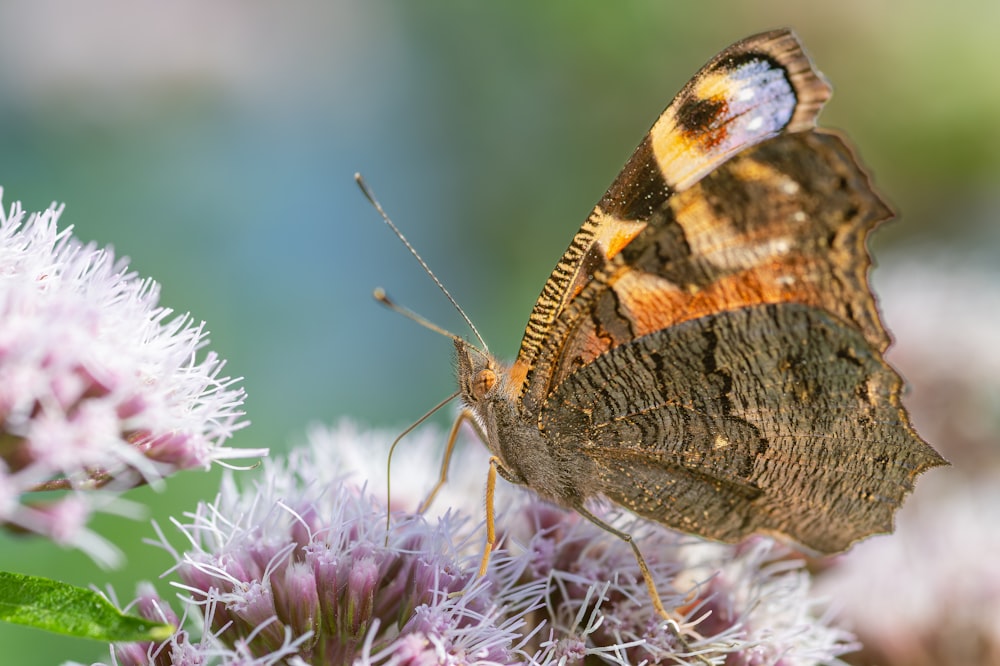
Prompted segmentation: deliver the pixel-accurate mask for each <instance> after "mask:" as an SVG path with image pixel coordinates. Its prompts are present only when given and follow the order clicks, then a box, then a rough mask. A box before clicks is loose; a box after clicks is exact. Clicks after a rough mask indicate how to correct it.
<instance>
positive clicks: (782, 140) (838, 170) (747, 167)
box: [455, 31, 944, 583]
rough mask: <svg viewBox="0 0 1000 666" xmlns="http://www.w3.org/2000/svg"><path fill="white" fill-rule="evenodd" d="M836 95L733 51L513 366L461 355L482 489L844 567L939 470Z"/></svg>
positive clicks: (590, 222)
mask: <svg viewBox="0 0 1000 666" xmlns="http://www.w3.org/2000/svg"><path fill="white" fill-rule="evenodd" d="M829 94H830V89H829V86H828V85H827V84H826V82H825V81H824V80H823V79H822V77H821V75H819V74H818V72H816V71H815V70H814V69H813V67H812V65H811V63H810V62H809V60H808V58H807V57H806V56H805V55H804V53H803V52H802V50H801V47H800V45H799V43H798V41H797V39H796V38H795V37H794V35H792V34H791V33H790V32H789V31H774V32H771V33H764V34H762V35H757V36H754V37H750V38H748V39H746V40H743V41H742V42H739V43H737V44H735V45H733V46H732V47H730V48H729V49H726V50H725V51H723V52H722V53H721V54H719V55H718V56H717V57H716V58H715V59H713V60H712V61H711V62H709V64H708V65H706V66H705V67H704V68H703V69H702V70H701V71H700V72H699V73H698V74H697V75H696V76H695V77H694V78H693V79H692V81H691V82H690V83H688V84H687V85H686V86H685V87H684V88H683V89H682V90H681V92H680V93H679V94H678V96H677V97H676V98H675V99H674V101H673V102H672V103H671V105H670V106H669V107H668V108H667V110H666V111H664V113H663V114H662V115H661V117H660V118H659V119H658V120H657V122H656V123H655V124H654V126H653V128H652V129H651V130H650V132H649V134H647V136H646V137H645V139H644V140H643V142H642V143H641V144H640V145H639V147H638V148H637V149H636V151H635V153H633V155H632V157H631V159H630V160H629V161H628V163H627V164H626V165H625V168H624V169H623V170H622V173H621V174H620V175H619V177H618V178H617V179H616V181H615V182H614V183H613V184H612V186H611V187H610V188H609V189H608V191H607V193H606V194H605V196H604V197H603V198H602V199H601V200H600V202H599V203H598V204H597V206H596V207H595V208H594V210H593V212H592V213H591V215H590V216H589V218H588V219H587V221H586V222H585V223H584V225H583V227H582V228H581V229H580V231H579V232H578V233H577V235H576V236H575V237H574V239H573V242H572V243H571V244H570V247H569V249H567V251H566V253H565V254H564V255H563V257H562V258H561V260H560V261H559V263H558V264H557V266H556V269H555V270H554V271H553V273H552V275H551V277H550V278H549V280H548V281H547V282H546V284H545V286H544V287H543V289H542V293H541V295H540V296H539V299H538V301H537V302H536V304H535V307H534V309H533V310H532V313H531V316H530V318H529V322H528V326H527V328H526V330H525V335H524V338H523V340H522V343H521V348H520V351H519V354H518V357H517V359H516V360H515V362H514V363H513V364H512V365H510V366H505V365H503V364H502V363H501V362H499V361H498V360H497V359H495V358H494V357H492V356H491V355H489V354H488V353H487V352H484V351H480V350H478V349H476V348H474V347H472V346H471V345H469V344H468V343H466V342H464V341H462V340H456V343H455V344H456V353H457V361H458V362H457V365H458V383H459V392H460V394H461V397H462V399H463V401H464V403H465V405H466V406H467V408H468V409H469V410H470V411H471V413H472V415H473V416H474V419H475V421H476V423H477V424H478V426H479V430H480V432H481V434H482V435H483V437H484V439H485V441H486V444H487V446H488V448H489V449H490V450H491V452H492V453H493V455H494V462H495V465H496V470H497V473H499V474H500V475H501V476H502V477H503V478H505V479H506V480H508V481H510V482H512V483H517V484H521V485H524V486H527V487H528V488H531V489H532V490H534V491H535V492H536V493H537V494H538V495H540V496H541V497H543V498H545V499H547V500H550V501H552V502H555V503H557V504H560V505H562V506H565V507H567V508H571V509H576V510H578V511H581V512H582V513H583V514H584V515H585V516H587V517H589V518H591V519H593V516H592V515H591V514H589V513H588V512H587V511H586V509H585V508H584V507H585V504H586V502H587V500H589V499H591V498H595V497H604V498H607V499H610V500H612V501H613V502H615V503H617V504H619V505H621V506H623V507H625V508H627V509H629V510H631V511H633V512H635V513H636V514H638V515H640V516H643V517H646V518H649V519H651V520H653V521H656V522H659V523H661V524H664V525H667V526H669V527H672V528H675V529H679V530H681V531H684V532H689V533H693V534H697V535H700V536H704V537H707V538H711V539H716V540H720V541H725V542H735V541H738V540H740V539H742V538H744V537H746V536H748V535H750V534H752V533H755V532H764V533H769V534H774V535H777V536H780V537H785V538H789V539H791V540H793V541H796V542H798V543H801V544H803V545H804V546H806V547H808V548H810V549H812V550H816V551H820V552H835V551H839V550H843V549H845V548H847V547H848V546H849V545H850V544H851V543H853V542H854V541H856V540H858V539H861V538H864V537H865V536H868V535H870V534H873V533H877V532H886V531H890V530H891V528H892V517H893V514H894V512H895V510H896V508H897V507H898V506H899V504H900V503H901V502H902V499H903V497H904V496H905V495H906V493H908V492H909V491H910V490H911V489H912V485H913V481H914V479H915V477H916V476H917V475H918V474H919V473H920V472H922V471H924V470H925V469H927V468H929V467H933V466H935V465H940V464H943V463H944V461H943V460H942V459H941V458H940V456H938V455H937V453H936V452H934V450H933V449H931V448H930V447H929V446H928V445H927V444H926V443H924V442H923V441H922V440H921V439H920V438H919V436H917V435H916V433H915V432H914V431H913V429H912V428H911V427H910V425H909V421H908V417H907V415H906V413H905V411H904V410H903V409H902V407H901V406H900V404H899V395H900V392H901V388H902V381H901V379H900V378H899V376H898V375H897V374H896V373H895V371H894V370H892V368H890V367H889V366H888V365H887V364H886V363H885V361H884V360H883V358H882V353H883V352H884V351H885V349H886V347H887V346H888V344H889V337H888V334H887V333H886V332H885V330H884V328H883V327H882V324H881V322H880V320H879V315H878V310H877V307H876V304H875V300H874V297H873V296H872V293H871V290H870V288H869V286H868V281H867V273H868V269H869V266H870V263H871V260H870V257H869V255H868V252H867V248H866V241H867V236H868V234H869V232H870V231H871V230H872V229H873V228H874V227H875V226H876V224H878V223H879V222H880V221H882V220H885V219H887V218H889V217H891V211H890V209H889V208H888V207H887V206H886V205H885V204H884V203H883V202H882V200H881V199H880V198H879V197H878V195H877V194H876V193H875V192H874V191H873V190H872V189H871V186H870V183H869V179H868V176H867V174H866V173H865V172H864V171H863V169H862V168H861V167H860V166H859V165H858V163H857V160H856V158H855V157H854V155H853V152H852V151H851V149H850V148H849V147H848V145H847V144H846V143H845V142H844V140H843V139H841V138H840V137H839V136H837V135H836V134H832V133H827V132H822V131H819V130H817V129H816V128H815V121H816V116H817V114H818V113H819V110H820V108H821V107H822V104H823V103H824V102H825V101H826V99H827V98H828V97H829ZM637 555H638V553H637ZM647 583H649V580H648V579H647Z"/></svg>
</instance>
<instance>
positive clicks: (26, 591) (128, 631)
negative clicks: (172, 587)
mask: <svg viewBox="0 0 1000 666" xmlns="http://www.w3.org/2000/svg"><path fill="white" fill-rule="evenodd" d="M0 620H3V621H5V622H12V623H14V624H24V625H27V626H29V627H36V628H38V629H45V630H46V631H52V632H55V633H57V634H66V635H67V636H76V637H79V638H90V639H93V640H95V641H107V642H112V643H117V642H130V641H162V640H164V639H166V638H168V637H169V636H170V635H171V634H172V633H173V632H174V627H172V626H171V625H169V624H159V623H157V622H153V621H151V620H146V619H144V618H141V617H135V616H133V615H125V614H124V613H122V612H121V611H119V610H118V609H117V608H115V607H114V605H112V604H111V602H110V601H108V600H107V599H105V598H104V597H103V596H101V595H100V594H98V593H97V592H94V591H93V590H88V589H85V588H82V587H76V586H75V585H69V584H67V583H60V582H59V581H56V580H51V579H49V578H41V577H39V576H26V575H24V574H18V573H12V572H9V571H0Z"/></svg>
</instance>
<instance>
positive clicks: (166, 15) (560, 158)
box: [0, 0, 1000, 664]
mask: <svg viewBox="0 0 1000 666" xmlns="http://www.w3.org/2000/svg"><path fill="white" fill-rule="evenodd" d="M0 26H2V27H3V36H2V37H0V186H2V187H3V188H4V202H5V206H8V207H9V205H10V203H11V202H12V201H14V200H21V201H22V202H24V204H25V207H26V208H27V209H29V210H32V209H34V210H38V209H42V208H44V207H46V206H47V205H48V204H49V203H50V202H51V201H53V200H57V201H61V202H65V203H66V204H67V207H66V211H65V213H64V215H63V218H62V222H63V224H73V225H75V228H76V234H77V236H78V237H80V238H81V239H83V240H86V241H90V240H93V241H97V242H99V243H101V244H108V243H110V244H113V245H114V247H115V248H116V250H117V252H118V253H120V254H124V255H128V256H129V257H131V258H132V267H133V268H134V269H135V270H137V271H138V272H139V273H140V274H141V275H144V276H150V277H152V278H154V279H156V280H157V281H159V282H160V283H161V284H162V287H163V290H162V302H163V303H164V304H166V305H168V306H170V307H173V308H175V309H176V310H178V311H182V312H183V311H190V312H191V313H192V314H193V315H194V317H195V318H196V319H204V320H206V321H207V322H208V327H209V329H210V330H211V331H212V345H211V348H212V349H214V350H216V351H218V352H219V354H220V355H221V356H222V357H223V358H227V359H228V362H229V364H228V366H227V369H228V372H229V373H230V374H233V375H241V376H244V377H246V380H245V382H244V384H245V386H246V389H247V391H248V393H249V399H248V400H247V409H248V411H249V415H250V418H251V420H252V421H253V425H252V426H251V427H250V428H249V429H247V430H245V431H243V432H241V433H239V435H238V436H237V438H236V440H235V442H234V444H235V445H236V446H241V445H242V446H247V447H257V446H270V447H272V449H278V450H280V449H282V448H284V447H285V446H287V443H288V442H289V441H293V440H295V439H296V438H301V436H302V433H303V431H304V429H305V426H306V424H308V423H309V422H311V421H317V420H318V421H324V422H334V421H335V420H337V419H338V418H340V417H342V416H345V415H346V416H350V417H353V418H355V419H357V420H359V421H361V422H363V423H377V424H386V425H393V426H402V425H405V424H408V423H409V422H411V421H412V420H413V419H414V418H416V417H417V416H419V415H420V414H421V413H423V411H424V410H425V409H427V408H428V407H430V406H431V405H433V404H434V403H435V402H437V401H438V400H439V399H440V398H442V397H444V396H446V395H448V394H449V393H450V392H451V391H452V390H453V377H452V366H451V344H450V343H449V342H448V341H447V340H446V339H443V338H440V337H438V336H435V335H434V334H432V333H429V332H427V331H424V330H422V329H419V328H418V327H416V326H414V325H413V324H411V323H410V322H407V321H406V320H404V319H402V318H400V317H398V316H396V315H394V314H391V313H388V312H386V311H385V310H383V309H382V308H380V307H379V306H377V305H376V304H375V303H374V302H373V301H372V299H371V295H370V294H371V290H372V288H373V287H375V286H384V287H385V288H386V289H387V290H388V291H389V293H390V294H392V295H393V296H394V297H395V298H396V299H397V300H398V301H400V302H401V303H403V304H405V305H407V306H408V307H411V308H413V309H415V310H417V311H418V312H421V313H422V314H424V315H426V316H428V317H429V318H430V319H432V320H433V321H435V322H438V323H440V324H441V325H443V326H445V327H448V328H451V329H452V330H454V331H456V332H458V333H462V334H464V333H465V332H466V331H465V329H464V328H463V326H462V324H461V321H460V320H459V318H458V317H457V316H456V314H455V313H454V312H453V311H452V310H451V309H450V306H449V305H448V304H447V303H446V301H445V300H444V298H443V297H442V296H441V295H440V294H439V293H438V292H437V290H436V289H435V287H434V286H433V285H432V284H431V282H430V281H429V280H428V279H427V278H426V277H425V276H424V275H423V274H422V273H421V271H420V269H419V267H418V266H417V265H416V264H415V262H413V261H412V259H411V258H410V257H409V256H408V255H407V253H406V251H405V250H404V249H403V248H402V247H401V246H400V244H399V243H398V242H396V241H395V240H394V239H393V238H392V236H391V235H390V234H389V233H388V231H387V230H386V229H385V228H384V227H383V225H382V223H381V222H380V221H379V219H378V217H377V215H376V213H375V212H374V211H373V210H372V209H371V207H370V206H369V205H368V203H367V202H366V201H365V200H364V198H363V197H362V196H361V194H360V193H359V192H358V191H357V189H356V187H355V185H354V182H353V180H352V175H353V173H354V172H355V171H360V172H362V173H364V174H365V176H366V177H367V179H368V181H369V183H370V184H371V185H372V186H373V187H374V189H375V190H376V192H377V194H378V195H379V197H380V198H381V200H382V203H383V204H384V205H385V207H386V209H387V210H388V212H389V213H390V215H392V216H393V218H394V219H395V221H396V222H397V224H398V225H399V226H400V227H401V228H402V229H403V231H404V233H405V234H406V235H407V236H408V237H409V238H410V240H411V241H412V242H413V243H414V245H415V246H416V247H417V248H418V249H419V250H420V251H421V252H422V253H423V255H424V258H425V259H426V260H427V262H428V263H429V264H430V265H431V266H432V267H433V268H434V269H435V270H436V272H437V273H438V275H439V276H440V278H441V279H442V280H443V282H444V283H445V284H446V285H448V286H449V288H450V289H451V290H452V292H453V293H454V295H455V297H456V298H457V299H458V301H459V302H460V303H461V304H462V305H463V307H464V308H465V309H466V311H467V312H468V314H469V316H470V317H471V318H472V319H473V320H474V321H475V322H476V324H477V326H478V327H479V329H480V330H481V331H482V333H483V335H484V336H485V337H486V339H487V340H488V341H489V342H490V346H491V349H492V350H493V351H495V352H498V353H499V354H500V355H502V356H506V357H509V356H512V355H513V354H514V353H515V351H516V347H517V343H518V341H519V339H520V335H521V332H522V330H523V325H524V323H525V321H526V318H527V314H528V312H529V310H530V308H531V304H532V303H533V301H534V299H535V297H536V296H537V295H538V292H539V290H540V288H541V285H542V282H543V280H544V279H545V278H546V277H547V275H548V274H549V271H550V270H551V268H552V266H553V265H554V263H555V260H556V259H557V258H558V257H559V255H560V254H561V253H562V251H563V250H564V249H565V247H566V245H567V244H568V242H569V240H570V238H571V236H572V234H573V233H574V231H575V230H576V228H577V226H578V225H579V223H580V222H582V220H583V219H584V217H585V215H586V214H587V213H588V212H589V210H590V208H591V207H592V206H593V204H594V203H595V202H596V200H597V199H598V198H599V197H600V196H601V194H603V192H604V190H605V188H606V187H607V186H608V185H609V184H610V182H611V180H612V178H613V177H614V176H615V174H616V173H617V171H618V169H619V167H620V166H621V165H622V163H623V162H624V160H625V159H626V158H627V157H628V155H629V154H630V153H631V151H632V149H633V148H634V147H635V145H636V144H637V143H638V141H639V139H640V138H641V137H642V135H643V133H644V132H645V131H646V129H647V128H648V127H649V125H650V124H651V123H652V122H653V120H654V119H655V118H656V116H657V115H658V113H659V112H660V111H661V109H662V108H663V107H664V106H665V105H666V104H667V102H668V101H669V100H670V98H671V97H672V95H673V94H674V92H676V91H677V89H679V88H680V86H681V85H683V83H684V82H685V81H686V80H687V79H688V77H689V76H691V75H692V74H693V73H694V72H695V71H696V70H697V69H698V68H699V67H700V66H701V65H702V64H703V63H704V62H705V61H706V60H707V59H709V58H710V57H711V56H712V55H714V54H715V53H716V52H717V51H719V50H720V49H722V48H723V47H725V46H727V45H728V44H729V43H731V42H733V41H735V40H737V39H739V38H742V37H744V36H746V35H749V34H751V33H754V32H759V31H761V30H765V29H770V28H774V27H779V26H792V27H794V28H795V30H796V31H797V32H798V34H799V35H800V37H801V38H802V39H803V41H804V42H805V44H806V46H807V48H808V50H809V52H810V54H811V55H812V56H813V58H814V60H815V61H816V63H817V65H818V67H819V68H820V69H821V70H822V71H823V72H824V73H825V74H826V75H827V77H828V78H829V79H830V80H831V82H832V83H833V85H834V88H835V91H836V92H835V95H834V98H833V100H832V102H831V103H830V104H829V106H828V107H827V111H826V112H825V113H824V114H823V116H822V118H821V122H822V124H824V125H826V126H831V127H837V128H842V129H845V130H846V131H848V132H849V134H850V136H851V137H852V139H853V141H854V143H855V144H856V145H857V146H858V148H859V151H860V153H861V155H862V157H863V160H864V162H865V163H866V164H867V165H868V166H869V167H870V168H871V170H872V171H873V172H874V174H875V179H876V182H877V184H878V186H879V188H880V189H881V190H882V191H883V192H884V193H885V194H886V196H887V198H888V199H889V200H891V201H892V202H893V203H894V205H895V206H896V207H897V208H898V209H899V210H900V211H901V217H902V218H903V221H902V222H898V223H896V224H893V225H890V226H889V227H887V228H886V229H885V230H883V231H882V232H881V233H879V234H878V235H877V237H876V239H875V242H874V245H873V246H874V249H875V252H876V254H877V256H878V258H879V260H880V262H881V263H882V264H886V263H890V262H892V261H893V258H894V257H905V256H907V255H908V254H911V253H923V254H927V253H936V252H942V253H950V254H952V255H957V256H962V257H964V258H966V260H967V261H969V262H980V263H982V264H983V265H985V266H996V265H998V264H1000V250H998V249H997V248H998V246H1000V232H998V230H1000V225H997V224H996V218H997V214H998V211H1000V189H998V188H997V183H998V182H1000V180H998V176H1000V122H998V120H1000V75H998V74H997V70H996V67H997V63H998V62H1000V40H998V39H997V34H998V31H1000V3H997V2H996V0H953V1H952V2H948V3H940V2H934V1H932V0H914V1H911V2H907V3H900V2H887V1H878V0H876V1H870V0H866V1H862V0H841V1H840V2H836V3H803V2H799V1H797V0H782V1H779V0H773V1H769V2H716V1H702V2H698V3H693V2H692V3H680V2H676V3H672V2H664V1H662V0H660V1H657V0H646V1H641V0H618V1H616V2H597V1H581V0H561V1H555V2H537V0H535V1H532V0H523V1H522V0H518V1H512V0H504V1H502V2H500V1H497V2H463V3H460V2H444V1H437V0H434V1H428V0H420V1H416V0H396V1H376V0H326V1H320V0H291V1H285V2H270V3H268V2H260V1H248V0H212V1H210V2H206V1H205V0H174V1H172V2H148V1H147V2H135V1H134V0H88V2H83V3H75V2H60V1H57V0H6V1H5V2H4V3H2V4H0ZM928 316H933V313H929V315H928ZM895 333H896V335H897V337H900V336H903V335H904V334H905V332H902V331H896V332H895ZM216 482H217V480H216V475H215V474H198V473H189V474H185V475H182V476H180V477H177V478H174V479H172V480H171V481H170V482H169V484H168V489H167V491H166V492H165V493H162V494H155V493H152V492H150V491H149V490H148V489H144V490H140V491H137V492H135V493H134V494H133V495H131V497H132V498H133V499H134V500H136V501H138V502H141V503H149V504H150V505H151V507H152V510H151V514H152V516H153V517H155V518H156V519H157V520H158V521H159V522H160V523H161V524H163V523H165V522H166V520H167V517H168V516H170V515H176V514H179V513H180V512H181V511H185V510H189V509H191V508H192V507H193V506H194V504H195V502H196V501H197V500H198V499H202V498H211V497H212V496H213V494H214V492H215V484H216ZM96 527H97V528H98V529H100V530H101V531H102V532H104V533H105V534H107V535H109V536H110V537H111V538H112V539H113V540H114V541H115V542H116V543H118V544H119V545H120V546H121V547H123V548H124V549H125V550H126V551H127V552H128V556H129V560H128V565H127V567H126V568H125V569H123V570H121V571H117V572H110V573H109V572H103V571H100V570H99V569H97V568H96V567H95V566H94V565H93V564H92V563H91V562H90V561H89V560H87V559H86V558H84V557H82V556H80V555H79V554H77V553H72V552H60V551H58V550H57V549H56V548H54V547H53V546H51V545H50V544H48V543H45V542H32V541H24V540H17V539H11V538H9V537H6V536H3V537H0V538H2V542H0V545H2V549H0V568H3V569H10V570H15V571H21V572H26V573H33V574H39V575H48V576H54V577H58V578H61V579H63V580H67V581H70V582H74V583H77V584H80V585H89V584H91V583H95V584H99V585H102V586H103V585H105V584H106V583H112V584H113V585H114V586H115V588H116V590H117V591H118V593H119V594H120V595H121V596H122V597H123V598H131V595H132V592H133V590H134V583H135V581H136V580H139V579H141V578H155V577H156V576H158V575H159V574H160V573H161V572H162V571H164V570H165V569H166V568H167V566H169V564H170V560H169V559H168V558H167V557H166V556H165V555H164V554H163V553H161V552H160V551H158V550H156V549H154V548H151V547H150V546H147V545H143V544H142V543H141V539H142V538H143V537H148V536H151V535H152V530H151V529H150V528H149V526H148V523H146V522H140V523H134V522H128V521H125V520H120V519H112V518H104V519H101V520H100V521H98V523H97V524H96ZM0 645H2V646H3V654H2V656H0V661H2V662H3V663H17V664H51V663H57V662H59V661H61V660H63V659H75V660H78V661H82V662H87V661H90V660H93V659H97V658H105V659H106V656H104V657H102V655H104V654H105V653H104V647H103V646H101V645H98V644H92V643H84V642H81V641H75V640H71V639H62V638H59V637H52V636H49V635H46V634H42V633H39V632H36V631H34V630H29V629H23V628H19V627H11V626H7V625H0Z"/></svg>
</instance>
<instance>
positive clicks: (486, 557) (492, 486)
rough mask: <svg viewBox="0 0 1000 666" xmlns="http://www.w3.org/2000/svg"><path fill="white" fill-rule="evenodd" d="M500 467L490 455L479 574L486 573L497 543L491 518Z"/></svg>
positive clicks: (498, 460) (495, 529) (495, 531)
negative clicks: (484, 541)
mask: <svg viewBox="0 0 1000 666" xmlns="http://www.w3.org/2000/svg"><path fill="white" fill-rule="evenodd" d="M498 467H500V458H498V457H496V456H492V457H490V471H489V474H488V475H487V477H486V547H485V548H484V549H483V561H482V562H481V563H480V564H479V575H480V576H485V575H486V568H487V567H488V565H489V563H490V553H492V552H493V546H495V545H496V543H497V528H496V523H495V521H494V519H493V496H494V494H495V493H496V488H497V468H498Z"/></svg>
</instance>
